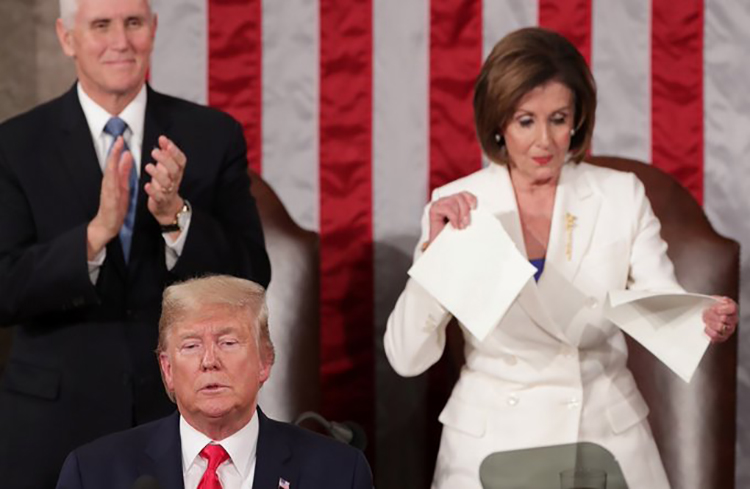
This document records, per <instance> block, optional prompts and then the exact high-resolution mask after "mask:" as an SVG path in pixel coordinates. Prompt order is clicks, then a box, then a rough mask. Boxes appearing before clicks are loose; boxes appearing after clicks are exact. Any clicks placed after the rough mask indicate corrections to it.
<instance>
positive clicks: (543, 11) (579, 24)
mask: <svg viewBox="0 0 750 489" xmlns="http://www.w3.org/2000/svg"><path fill="white" fill-rule="evenodd" d="M539 26H540V27H546V28H547V29H551V30H553V31H555V32H559V33H560V34H562V35H563V36H565V37H566V38H567V39H568V40H569V41H570V42H572V43H573V45H574V46H575V47H576V48H578V50H579V51H580V52H581V54H582V55H583V57H584V58H586V61H587V62H588V63H589V66H590V65H591V0H539Z"/></svg>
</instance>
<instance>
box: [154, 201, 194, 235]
mask: <svg viewBox="0 0 750 489" xmlns="http://www.w3.org/2000/svg"><path fill="white" fill-rule="evenodd" d="M188 212H190V203H189V202H188V201H187V200H183V204H182V208H181V209H180V210H179V211H177V214H175V216H174V221H172V222H170V223H169V224H161V225H159V228H160V229H161V232H162V233H174V232H176V231H182V223H181V222H180V218H181V217H182V216H183V215H184V214H187V213H188Z"/></svg>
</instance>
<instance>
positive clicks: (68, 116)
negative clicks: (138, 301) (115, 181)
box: [60, 85, 125, 275]
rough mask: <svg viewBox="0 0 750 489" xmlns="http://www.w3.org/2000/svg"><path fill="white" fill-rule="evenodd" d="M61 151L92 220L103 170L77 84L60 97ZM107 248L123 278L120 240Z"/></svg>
mask: <svg viewBox="0 0 750 489" xmlns="http://www.w3.org/2000/svg"><path fill="white" fill-rule="evenodd" d="M60 150H61V152H62V160H61V161H62V166H64V167H65V170H66V173H67V175H68V182H69V183H70V186H71V188H72V189H74V191H73V192H72V193H74V194H76V197H77V198H78V199H79V200H80V202H81V207H82V210H83V212H84V214H85V216H86V218H87V219H93V218H94V216H95V215H96V212H97V210H98V209H99V196H100V194H101V187H102V169H101V167H100V166H99V158H98V157H97V155H96V149H95V148H94V142H93V141H92V140H91V130H90V129H89V126H88V122H87V121H86V116H85V115H84V113H83V109H82V108H81V103H80V101H79V100H78V92H77V89H76V85H73V88H71V89H70V90H69V91H68V93H66V94H65V95H63V98H62V113H61V138H60ZM107 249H108V250H109V251H108V252H107V260H112V262H113V263H115V268H116V269H117V270H118V271H119V272H120V273H121V274H123V275H124V273H125V261H124V259H123V256H122V248H121V247H120V241H119V240H118V239H113V240H112V241H111V242H110V243H109V244H108V245H107Z"/></svg>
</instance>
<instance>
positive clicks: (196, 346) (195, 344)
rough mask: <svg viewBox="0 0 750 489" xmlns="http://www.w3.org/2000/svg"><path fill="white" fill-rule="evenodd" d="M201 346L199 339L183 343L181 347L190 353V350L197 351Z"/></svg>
mask: <svg viewBox="0 0 750 489" xmlns="http://www.w3.org/2000/svg"><path fill="white" fill-rule="evenodd" d="M200 346H201V345H200V343H198V342H197V341H190V342H187V343H183V344H182V346H181V347H180V350H182V351H184V352H186V353H190V352H194V351H197V350H198V349H199V348H200Z"/></svg>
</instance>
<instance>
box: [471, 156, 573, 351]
mask: <svg viewBox="0 0 750 489" xmlns="http://www.w3.org/2000/svg"><path fill="white" fill-rule="evenodd" d="M489 175H490V179H489V180H488V183H489V186H488V188H486V189H482V190H483V191H482V192H481V196H479V198H480V205H482V206H486V207H485V209H487V210H488V211H489V212H491V213H492V214H493V215H494V216H495V217H497V218H498V219H499V220H500V222H501V223H502V225H503V228H504V229H505V232H507V233H508V236H510V238H511V239H512V240H513V242H514V243H515V245H516V247H517V248H518V251H519V252H520V253H521V255H523V256H524V258H528V253H527V252H526V244H525V242H524V239H523V229H522V228H521V217H520V214H519V212H518V204H517V202H516V195H515V191H514V190H513V184H512V182H511V180H510V173H509V172H508V168H507V166H500V165H494V164H493V166H492V167H490V168H489ZM516 300H517V301H518V304H519V305H520V306H521V307H522V308H523V310H524V311H525V312H526V314H527V315H528V316H529V317H530V318H531V319H532V320H533V321H534V322H535V323H536V324H537V325H538V326H539V327H541V328H542V330H543V331H545V332H546V333H548V334H550V335H552V336H553V337H555V338H558V339H562V338H563V335H562V330H561V329H560V328H559V327H558V326H557V324H556V322H555V321H553V320H552V317H551V316H550V315H549V314H548V312H547V308H546V306H545V304H544V303H543V301H542V300H541V298H540V295H539V293H538V290H537V286H536V283H535V282H534V280H533V279H530V280H529V281H528V282H527V284H526V286H525V287H524V288H523V289H522V290H521V293H520V294H519V295H518V298H517V299H516Z"/></svg>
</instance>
